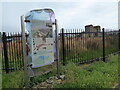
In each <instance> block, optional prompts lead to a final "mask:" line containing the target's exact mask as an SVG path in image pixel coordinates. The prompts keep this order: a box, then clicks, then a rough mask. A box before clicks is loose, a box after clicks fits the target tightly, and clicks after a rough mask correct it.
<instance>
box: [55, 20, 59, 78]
mask: <svg viewBox="0 0 120 90" xmlns="http://www.w3.org/2000/svg"><path fill="white" fill-rule="evenodd" d="M57 30H58V26H57V20H56V19H55V41H56V43H55V49H56V57H55V58H56V65H57V77H59V59H58V56H59V55H58V36H57Z"/></svg>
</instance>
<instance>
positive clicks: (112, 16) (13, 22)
mask: <svg viewBox="0 0 120 90" xmlns="http://www.w3.org/2000/svg"><path fill="white" fill-rule="evenodd" d="M0 7H1V4H0ZM35 8H51V9H53V10H54V12H55V16H56V19H57V20H58V26H59V29H61V28H62V27H63V28H68V29H72V28H76V29H77V28H78V29H84V26H85V25H88V24H93V25H100V26H101V27H104V28H108V29H117V28H118V2H117V1H116V0H110V2H108V1H107V2H105V1H101V2H98V1H97V0H92V1H90V0H79V2H34V3H33V2H2V12H0V15H2V31H6V32H20V31H21V29H20V16H21V15H25V14H26V13H27V12H28V11H30V10H33V9H35ZM0 30H1V28H0Z"/></svg>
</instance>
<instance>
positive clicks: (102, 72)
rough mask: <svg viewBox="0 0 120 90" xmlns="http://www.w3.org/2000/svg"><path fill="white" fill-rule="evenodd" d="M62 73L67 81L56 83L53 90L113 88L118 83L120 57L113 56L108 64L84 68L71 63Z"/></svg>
mask: <svg viewBox="0 0 120 90" xmlns="http://www.w3.org/2000/svg"><path fill="white" fill-rule="evenodd" d="M61 71H62V74H65V81H64V82H63V84H56V83H55V84H54V85H53V86H52V87H53V88H113V87H114V86H115V85H116V84H117V83H118V55H115V56H111V57H110V58H109V59H108V61H107V62H102V61H99V62H94V63H92V64H91V65H89V66H87V67H84V68H80V66H76V65H75V64H72V63H69V64H67V65H66V66H65V67H62V70H61Z"/></svg>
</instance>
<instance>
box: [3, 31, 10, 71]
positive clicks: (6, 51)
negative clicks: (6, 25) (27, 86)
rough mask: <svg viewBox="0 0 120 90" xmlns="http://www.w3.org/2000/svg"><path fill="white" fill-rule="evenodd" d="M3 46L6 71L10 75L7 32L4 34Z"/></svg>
mask: <svg viewBox="0 0 120 90" xmlns="http://www.w3.org/2000/svg"><path fill="white" fill-rule="evenodd" d="M3 46H4V60H5V70H6V73H9V63H8V49H7V37H6V33H5V32H3Z"/></svg>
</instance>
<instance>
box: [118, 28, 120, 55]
mask: <svg viewBox="0 0 120 90" xmlns="http://www.w3.org/2000/svg"><path fill="white" fill-rule="evenodd" d="M118 38H119V39H118V48H119V54H120V29H119V31H118Z"/></svg>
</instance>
